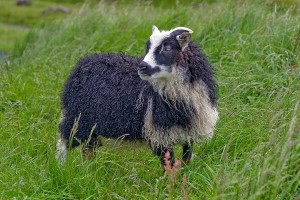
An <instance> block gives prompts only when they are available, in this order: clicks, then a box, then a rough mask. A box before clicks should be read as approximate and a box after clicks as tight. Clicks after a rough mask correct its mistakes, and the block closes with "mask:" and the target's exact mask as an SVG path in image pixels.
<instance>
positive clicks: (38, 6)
mask: <svg viewBox="0 0 300 200" xmlns="http://www.w3.org/2000/svg"><path fill="white" fill-rule="evenodd" d="M77 3H78V2H77ZM58 6H64V7H66V8H68V9H69V11H70V12H74V11H77V10H78V7H80V6H79V5H78V4H76V3H75V4H71V3H70V2H67V1H66V2H60V3H58V2H55V1H31V5H30V6H17V5H16V1H14V0H1V1H0V7H1V12H0V50H2V51H7V52H10V51H12V50H13V48H14V45H15V43H18V42H20V41H21V40H23V39H24V37H26V34H27V33H28V30H29V28H30V27H32V26H34V25H36V24H47V23H49V22H51V21H53V20H54V19H59V18H64V17H66V14H63V13H59V12H57V13H55V12H53V13H51V12H49V13H46V11H47V10H48V9H51V8H55V7H58Z"/></svg>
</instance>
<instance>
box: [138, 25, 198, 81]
mask: <svg viewBox="0 0 300 200" xmlns="http://www.w3.org/2000/svg"><path fill="white" fill-rule="evenodd" d="M192 33H193V31H192V30H191V29H188V28H185V27H177V28H174V29H172V30H170V31H159V30H158V28H157V27H156V26H153V27H152V35H151V36H150V39H149V40H148V41H147V43H146V55H145V57H144V59H143V61H142V62H141V63H140V65H139V70H138V73H139V76H140V77H141V79H143V80H150V81H151V80H154V81H159V80H160V79H166V80H168V79H169V78H171V77H172V76H173V75H174V74H175V71H176V67H178V65H176V58H177V56H178V54H179V53H180V52H181V51H184V50H185V48H186V47H187V46H188V43H189V41H190V37H191V34H192Z"/></svg>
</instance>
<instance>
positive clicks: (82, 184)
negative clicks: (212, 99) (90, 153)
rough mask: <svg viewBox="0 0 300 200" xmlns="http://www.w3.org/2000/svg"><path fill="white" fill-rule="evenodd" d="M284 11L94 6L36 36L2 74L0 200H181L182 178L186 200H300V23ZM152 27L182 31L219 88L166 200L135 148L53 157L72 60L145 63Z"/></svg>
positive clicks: (147, 159)
mask: <svg viewBox="0 0 300 200" xmlns="http://www.w3.org/2000/svg"><path fill="white" fill-rule="evenodd" d="M289 2H292V1H289ZM290 4H291V5H290V6H281V5H279V4H278V2H276V1H268V3H264V1H253V2H252V3H250V2H248V1H228V2H227V1H223V2H211V3H193V4H191V5H186V4H182V5H181V4H175V5H173V7H172V9H167V8H165V7H163V8H160V7H157V6H154V5H151V3H150V4H149V3H142V2H140V3H136V4H128V3H104V2H101V3H99V5H97V6H96V7H95V8H88V6H83V7H82V9H81V10H80V12H79V13H76V14H73V15H72V16H70V17H68V18H67V19H65V20H64V21H54V22H52V23H51V24H48V25H40V26H36V27H34V28H33V29H32V30H31V31H30V32H29V34H28V35H27V37H26V39H25V40H24V41H23V42H22V43H20V44H19V45H17V47H16V48H15V50H14V53H13V55H11V57H10V58H9V59H8V60H7V61H6V62H4V63H3V64H2V65H1V67H0V71H1V75H0V77H1V78H0V88H1V89H0V133H1V134H0V140H1V146H0V160H1V162H0V169H1V172H0V194H1V198H2V199H11V198H14V197H15V198H17V199H24V198H27V199H165V198H169V199H171V198H175V199H180V198H181V196H182V191H181V188H180V187H181V185H182V184H183V181H182V179H181V178H182V176H183V174H186V175H187V183H186V186H185V188H186V191H187V192H188V196H189V198H190V199H299V198H300V182H299V180H300V177H299V176H300V172H299V166H300V145H299V144H300V141H299V140H300V136H299V133H300V123H299V117H300V109H299V99H300V92H299V87H300V86H299V79H300V66H299V63H300V60H299V51H300V50H299V46H300V45H299V39H297V38H299V32H300V23H299V22H300V18H299V16H298V15H297V14H296V13H297V11H296V10H295V9H297V4H295V6H294V7H293V4H292V3H290ZM153 24H155V25H156V26H158V27H159V28H160V29H170V28H174V27H176V26H186V27H189V28H191V29H192V30H193V31H194V33H193V36H192V37H193V40H194V41H195V42H196V43H198V44H200V45H201V46H202V48H203V50H204V52H205V53H206V54H207V55H208V57H209V60H210V61H211V63H212V65H213V67H214V71H215V76H216V79H217V82H218V94H219V104H218V108H219V112H220V119H219V122H218V125H217V129H216V131H215V136H214V137H213V138H212V139H211V140H210V141H203V142H201V143H199V144H197V145H196V146H195V149H194V150H195V153H196V157H195V159H194V161H193V162H192V163H191V164H190V165H188V166H186V167H184V168H183V169H182V170H181V171H180V172H179V174H178V179H177V180H178V183H177V184H176V185H175V186H174V187H175V189H174V191H173V192H174V193H173V194H170V192H169V190H168V189H167V185H168V184H169V180H168V179H167V178H163V177H162V169H161V167H160V163H159V160H158V159H157V158H156V157H154V156H153V155H152V154H151V152H150V151H149V150H148V149H147V147H140V146H142V145H140V144H139V143H137V144H135V145H134V147H132V146H131V144H130V148H129V147H128V145H129V144H121V145H116V144H115V142H113V141H112V142H109V144H108V145H105V146H104V147H103V148H101V149H99V150H98V152H97V156H96V158H95V159H94V160H90V161H87V162H83V161H82V159H81V152H80V150H79V149H76V150H75V151H72V152H71V153H70V155H69V157H68V160H67V162H66V164H65V165H63V166H61V167H59V166H58V165H57V163H56V161H55V159H54V154H55V144H56V139H57V137H56V133H57V131H58V123H59V114H60V94H61V91H62V86H63V84H64V81H65V80H66V78H67V77H68V75H69V73H70V72H71V70H72V68H73V67H74V65H75V64H76V62H77V61H78V59H79V58H81V57H82V56H84V55H87V54H92V53H94V52H125V53H126V54H128V55H134V56H142V55H143V54H144V50H145V41H146V40H147V38H148V37H149V36H150V34H151V26H152V25H153ZM180 154H181V149H180V147H178V148H177V151H176V155H177V157H179V155H180Z"/></svg>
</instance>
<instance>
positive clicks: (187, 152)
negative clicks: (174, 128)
mask: <svg viewBox="0 0 300 200" xmlns="http://www.w3.org/2000/svg"><path fill="white" fill-rule="evenodd" d="M182 149H183V153H182V160H183V162H184V163H185V164H188V163H190V162H191V160H192V159H193V155H194V154H193V143H191V144H184V145H183V148H182Z"/></svg>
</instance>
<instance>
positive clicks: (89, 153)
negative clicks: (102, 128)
mask: <svg viewBox="0 0 300 200" xmlns="http://www.w3.org/2000/svg"><path fill="white" fill-rule="evenodd" d="M101 146H102V141H101V138H100V137H98V138H97V137H96V138H91V140H90V141H89V142H87V143H86V144H85V145H83V147H82V155H83V160H86V159H92V158H94V157H95V156H96V149H97V148H99V147H101Z"/></svg>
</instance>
